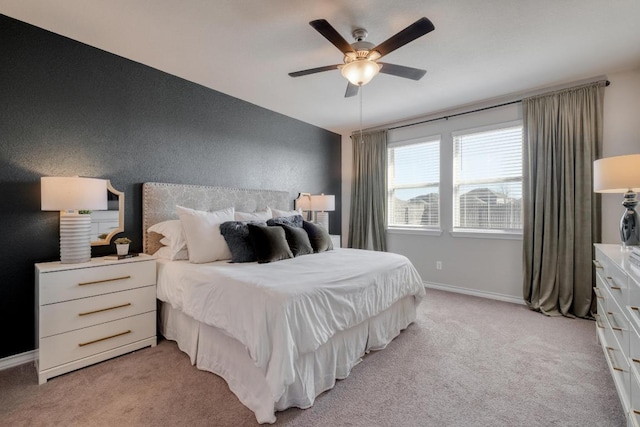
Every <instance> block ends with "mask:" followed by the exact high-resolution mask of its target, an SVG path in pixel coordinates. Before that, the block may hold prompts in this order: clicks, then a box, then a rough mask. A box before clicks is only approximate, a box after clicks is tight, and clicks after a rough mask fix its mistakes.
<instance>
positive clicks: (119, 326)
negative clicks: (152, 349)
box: [39, 311, 156, 370]
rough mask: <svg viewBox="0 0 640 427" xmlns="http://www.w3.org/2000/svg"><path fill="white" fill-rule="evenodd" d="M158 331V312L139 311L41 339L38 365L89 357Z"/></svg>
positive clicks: (50, 365)
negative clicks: (143, 312)
mask: <svg viewBox="0 0 640 427" xmlns="http://www.w3.org/2000/svg"><path fill="white" fill-rule="evenodd" d="M155 334H156V312H155V311H153V312H151V313H145V314H140V315H137V316H132V317H125V318H124V319H120V320H114V321H113V322H107V323H101V324H99V325H96V326H91V327H89V328H84V329H79V330H77V331H72V332H67V333H65V334H60V335H54V336H52V337H48V338H42V339H40V349H39V354H40V361H39V369H40V370H45V369H49V368H53V367H55V366H58V365H61V364H64V363H69V362H73V361H75V360H79V359H82V358H84V357H89V356H92V355H94V354H98V353H101V352H103V351H107V350H111V349H114V348H116V347H120V346H123V345H127V344H130V343H133V342H136V341H140V340H143V339H145V338H149V337H155Z"/></svg>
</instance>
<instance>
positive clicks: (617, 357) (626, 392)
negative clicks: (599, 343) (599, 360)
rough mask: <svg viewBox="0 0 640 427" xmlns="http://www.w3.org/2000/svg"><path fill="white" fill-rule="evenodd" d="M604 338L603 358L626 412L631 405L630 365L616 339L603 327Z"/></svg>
mask: <svg viewBox="0 0 640 427" xmlns="http://www.w3.org/2000/svg"><path fill="white" fill-rule="evenodd" d="M605 339H606V344H605V347H604V353H605V358H606V359H607V362H608V365H609V367H610V370H611V376H612V377H613V382H614V384H615V386H616V390H617V391H618V395H619V396H620V401H621V403H622V406H623V408H624V410H625V412H628V410H629V406H630V405H631V396H630V394H631V392H630V386H631V385H630V381H631V370H630V366H629V363H628V362H627V358H626V357H625V355H624V353H623V352H622V350H621V349H620V347H618V343H617V341H616V340H615V338H613V336H612V335H611V330H610V329H608V328H605Z"/></svg>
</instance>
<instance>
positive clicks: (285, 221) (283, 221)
mask: <svg viewBox="0 0 640 427" xmlns="http://www.w3.org/2000/svg"><path fill="white" fill-rule="evenodd" d="M302 221H303V218H302V215H291V216H278V217H275V218H271V219H268V220H267V225H288V226H289V227H302Z"/></svg>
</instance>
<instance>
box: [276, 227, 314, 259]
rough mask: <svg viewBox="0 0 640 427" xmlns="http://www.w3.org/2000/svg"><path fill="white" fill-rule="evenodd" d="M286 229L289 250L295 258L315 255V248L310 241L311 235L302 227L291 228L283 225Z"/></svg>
mask: <svg viewBox="0 0 640 427" xmlns="http://www.w3.org/2000/svg"><path fill="white" fill-rule="evenodd" d="M281 227H282V228H283V229H284V234H285V237H286V238H287V243H288V244H289V249H291V253H292V254H293V256H294V257H296V256H300V255H307V254H312V253H313V247H312V246H311V242H310V241H309V235H308V234H307V232H306V231H305V230H304V228H302V227H290V226H288V225H281Z"/></svg>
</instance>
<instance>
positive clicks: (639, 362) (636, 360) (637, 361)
mask: <svg viewBox="0 0 640 427" xmlns="http://www.w3.org/2000/svg"><path fill="white" fill-rule="evenodd" d="M631 360H632V361H633V363H638V364H640V360H638V359H635V358H634V359H631Z"/></svg>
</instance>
